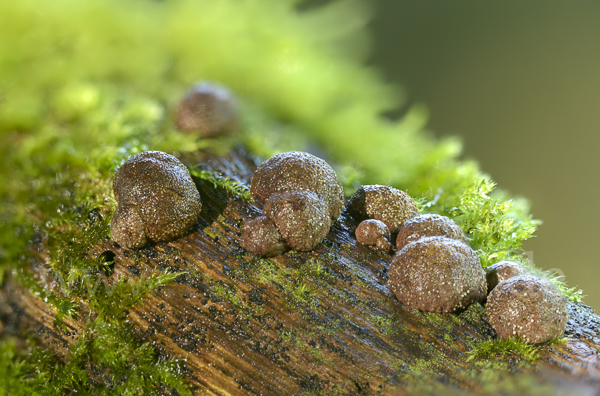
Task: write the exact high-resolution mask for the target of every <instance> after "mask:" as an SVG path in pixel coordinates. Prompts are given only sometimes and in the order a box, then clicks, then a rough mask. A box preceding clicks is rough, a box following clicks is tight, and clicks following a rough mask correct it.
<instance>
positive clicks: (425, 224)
mask: <svg viewBox="0 0 600 396" xmlns="http://www.w3.org/2000/svg"><path fill="white" fill-rule="evenodd" d="M430 236H443V237H446V238H450V239H456V240H457V241H461V242H464V243H466V244H467V245H468V244H469V241H468V240H467V237H466V236H465V234H464V232H463V230H462V229H461V228H460V227H459V225H458V224H456V223H455V222H454V221H452V220H451V219H450V218H448V217H446V216H440V215H438V214H424V215H420V216H415V217H413V218H412V219H408V220H406V222H405V223H404V225H403V226H402V227H401V228H400V231H399V232H398V237H397V238H396V249H398V251H400V250H402V248H403V247H404V246H406V245H408V244H409V243H411V242H414V241H416V240H419V239H421V238H423V237H430Z"/></svg>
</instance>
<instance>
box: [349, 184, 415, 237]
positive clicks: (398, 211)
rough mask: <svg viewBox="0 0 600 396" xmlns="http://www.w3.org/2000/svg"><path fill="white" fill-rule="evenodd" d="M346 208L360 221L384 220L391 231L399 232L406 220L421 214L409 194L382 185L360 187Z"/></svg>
mask: <svg viewBox="0 0 600 396" xmlns="http://www.w3.org/2000/svg"><path fill="white" fill-rule="evenodd" d="M346 208H347V209H348V212H349V213H350V214H351V215H352V217H354V218H355V219H356V220H358V221H362V220H365V219H376V220H380V221H382V222H384V223H385V224H386V225H387V226H388V228H389V229H390V232H391V233H395V232H397V231H398V229H399V228H400V227H402V224H404V222H405V221H406V220H408V219H410V218H413V217H415V216H417V215H418V214H419V209H418V208H417V205H416V204H415V202H414V201H413V200H412V198H411V197H409V196H408V194H406V193H405V192H404V191H400V190H398V189H396V188H393V187H389V186H381V185H368V186H362V187H360V188H359V189H358V190H357V191H356V192H355V193H354V194H353V195H352V197H350V200H349V201H348V204H347V206H346Z"/></svg>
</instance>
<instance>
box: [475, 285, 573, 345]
mask: <svg viewBox="0 0 600 396" xmlns="http://www.w3.org/2000/svg"><path fill="white" fill-rule="evenodd" d="M487 318H488V322H490V325H492V327H493V328H494V330H496V333H498V336H499V337H501V338H504V339H507V338H510V337H514V336H518V337H519V338H521V339H523V340H525V341H526V342H528V343H530V344H538V343H541V342H546V341H550V340H552V339H554V338H556V337H559V336H560V335H562V333H563V332H564V331H565V326H566V324H567V319H568V317H567V305H566V301H565V298H564V297H563V296H561V295H560V293H559V292H558V291H557V290H556V289H555V288H554V287H553V286H552V285H550V284H549V283H548V282H546V281H544V280H542V279H540V278H536V277H534V276H530V275H520V276H515V277H512V278H510V279H507V280H505V281H504V282H501V283H499V284H498V286H496V287H495V288H494V290H492V292H491V293H490V295H489V296H488V301H487Z"/></svg>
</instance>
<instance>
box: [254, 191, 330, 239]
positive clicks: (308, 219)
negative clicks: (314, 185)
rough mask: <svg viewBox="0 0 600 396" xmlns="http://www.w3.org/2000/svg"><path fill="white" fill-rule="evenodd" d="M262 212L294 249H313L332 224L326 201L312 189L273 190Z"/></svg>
mask: <svg viewBox="0 0 600 396" xmlns="http://www.w3.org/2000/svg"><path fill="white" fill-rule="evenodd" d="M263 213H264V214H265V215H266V216H267V217H268V218H270V219H271V220H273V222H274V223H275V224H276V225H277V228H278V229H279V231H280V232H281V235H282V236H283V238H284V239H285V241H286V242H287V244H288V245H289V247H291V248H292V249H294V250H312V249H314V248H315V246H317V245H318V244H319V243H320V242H321V241H322V240H323V238H325V237H326V236H327V233H329V227H331V218H330V217H329V210H328V208H327V205H325V203H324V202H323V201H321V200H320V199H319V197H318V196H317V194H315V193H314V192H312V191H292V192H286V193H282V194H273V195H271V196H270V197H269V199H267V201H266V202H265V206H264V209H263Z"/></svg>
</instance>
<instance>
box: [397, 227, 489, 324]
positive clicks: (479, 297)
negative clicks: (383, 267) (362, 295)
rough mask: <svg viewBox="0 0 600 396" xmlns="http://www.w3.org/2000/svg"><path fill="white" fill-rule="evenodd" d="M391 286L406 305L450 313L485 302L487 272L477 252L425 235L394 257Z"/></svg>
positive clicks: (429, 310)
mask: <svg viewBox="0 0 600 396" xmlns="http://www.w3.org/2000/svg"><path fill="white" fill-rule="evenodd" d="M388 278H389V279H388V285H389V288H390V290H391V291H392V292H393V293H394V294H395V295H396V297H397V298H398V300H400V301H401V302H402V303H403V304H404V305H406V306H407V307H409V308H417V309H420V310H422V311H427V312H439V313H448V312H455V311H457V310H459V309H462V308H466V307H468V306H469V305H470V304H471V303H473V302H482V301H484V299H485V296H486V290H487V286H486V282H485V273H484V271H483V269H482V268H481V263H480V262H479V258H478V257H477V255H476V254H475V252H474V251H473V250H472V249H471V248H470V247H469V246H467V245H465V244H464V243H462V242H460V241H457V240H454V239H450V238H445V237H427V238H421V239H419V240H417V241H415V242H412V243H409V244H408V245H406V246H405V247H404V248H403V249H402V250H401V251H400V252H398V254H397V255H396V256H395V257H394V259H393V260H392V262H391V264H390V269H389V271H388Z"/></svg>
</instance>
